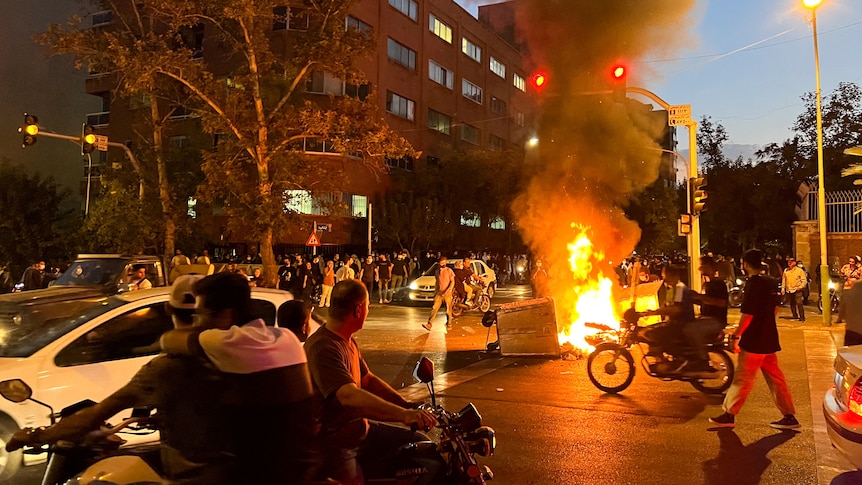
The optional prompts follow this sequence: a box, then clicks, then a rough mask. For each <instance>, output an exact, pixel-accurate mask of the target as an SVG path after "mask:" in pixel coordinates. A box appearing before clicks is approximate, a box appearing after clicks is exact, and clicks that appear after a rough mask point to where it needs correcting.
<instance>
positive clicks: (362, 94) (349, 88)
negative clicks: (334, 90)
mask: <svg viewBox="0 0 862 485" xmlns="http://www.w3.org/2000/svg"><path fill="white" fill-rule="evenodd" d="M344 94H345V95H346V96H350V97H351V98H357V99H358V100H360V101H365V99H366V98H368V95H369V94H371V84H368V83H365V84H345V85H344Z"/></svg>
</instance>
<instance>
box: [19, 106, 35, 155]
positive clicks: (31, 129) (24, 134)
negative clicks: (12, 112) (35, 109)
mask: <svg viewBox="0 0 862 485" xmlns="http://www.w3.org/2000/svg"><path fill="white" fill-rule="evenodd" d="M18 133H21V146H22V147H24V148H26V147H28V146H30V145H32V144H34V143H36V135H38V134H39V118H37V117H35V116H33V115H28V114H27V113H24V126H23V127H21V128H18Z"/></svg>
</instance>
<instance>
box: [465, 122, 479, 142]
mask: <svg viewBox="0 0 862 485" xmlns="http://www.w3.org/2000/svg"><path fill="white" fill-rule="evenodd" d="M480 137H481V132H480V131H479V128H476V127H475V126H472V125H468V124H466V123H465V124H463V125H461V139H462V140H464V141H466V142H469V143H472V144H474V145H478V144H479V138H480Z"/></svg>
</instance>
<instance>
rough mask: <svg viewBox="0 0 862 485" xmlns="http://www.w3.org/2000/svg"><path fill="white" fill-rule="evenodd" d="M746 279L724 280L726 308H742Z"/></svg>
mask: <svg viewBox="0 0 862 485" xmlns="http://www.w3.org/2000/svg"><path fill="white" fill-rule="evenodd" d="M747 282H748V279H747V278H745V277H741V278H736V280H733V281H732V280H729V279H728V280H725V283H726V284H727V306H729V307H730V308H739V307H741V306H742V297H743V294H744V292H745V284H746V283H747Z"/></svg>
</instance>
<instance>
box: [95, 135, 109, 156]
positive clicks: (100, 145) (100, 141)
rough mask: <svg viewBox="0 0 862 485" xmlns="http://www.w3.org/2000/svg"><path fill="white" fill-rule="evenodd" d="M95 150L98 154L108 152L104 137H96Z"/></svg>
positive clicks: (105, 137) (106, 140)
mask: <svg viewBox="0 0 862 485" xmlns="http://www.w3.org/2000/svg"><path fill="white" fill-rule="evenodd" d="M94 145H96V149H97V150H99V151H100V152H106V151H108V137H107V136H105V135H96V143H94Z"/></svg>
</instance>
